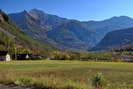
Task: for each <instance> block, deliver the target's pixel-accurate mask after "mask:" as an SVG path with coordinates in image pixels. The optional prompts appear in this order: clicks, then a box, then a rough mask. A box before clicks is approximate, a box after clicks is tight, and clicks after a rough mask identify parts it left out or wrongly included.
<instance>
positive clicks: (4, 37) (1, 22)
mask: <svg viewBox="0 0 133 89" xmlns="http://www.w3.org/2000/svg"><path fill="white" fill-rule="evenodd" d="M13 47H16V48H25V49H26V48H27V49H30V50H52V49H54V47H52V46H51V45H49V44H47V43H41V42H39V41H35V40H33V39H31V38H30V37H29V36H27V35H26V34H25V33H24V32H22V31H21V30H20V29H19V28H18V27H17V26H16V25H15V24H14V23H13V22H12V21H11V20H10V18H9V17H8V16H7V15H6V14H5V13H4V12H3V11H2V10H0V50H2V49H4V50H8V48H9V49H11V48H13Z"/></svg>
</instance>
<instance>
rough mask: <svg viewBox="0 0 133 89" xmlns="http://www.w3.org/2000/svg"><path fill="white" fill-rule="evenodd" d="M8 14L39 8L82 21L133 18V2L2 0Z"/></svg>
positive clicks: (131, 0) (2, 6) (1, 4)
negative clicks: (119, 17) (122, 16)
mask: <svg viewBox="0 0 133 89" xmlns="http://www.w3.org/2000/svg"><path fill="white" fill-rule="evenodd" d="M0 8H1V9H3V10H4V11H6V12H7V13H13V12H20V11H23V10H30V9H32V8H38V9H41V10H43V11H44V12H46V13H49V14H54V15H58V16H61V17H65V18H70V19H77V20H81V21H88V20H103V19H107V18H110V17H113V16H121V15H125V16H130V17H133V0H0Z"/></svg>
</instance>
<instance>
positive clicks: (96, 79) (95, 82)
mask: <svg viewBox="0 0 133 89" xmlns="http://www.w3.org/2000/svg"><path fill="white" fill-rule="evenodd" d="M91 81H92V86H93V87H94V88H95V89H102V88H103V87H104V86H105V78H104V76H103V74H102V73H97V74H96V75H94V76H93V77H92V79H91Z"/></svg>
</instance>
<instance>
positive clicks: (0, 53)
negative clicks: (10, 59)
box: [0, 51, 8, 56]
mask: <svg viewBox="0 0 133 89" xmlns="http://www.w3.org/2000/svg"><path fill="white" fill-rule="evenodd" d="M7 54H8V51H0V56H6V55H7Z"/></svg>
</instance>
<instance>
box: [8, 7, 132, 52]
mask: <svg viewBox="0 0 133 89" xmlns="http://www.w3.org/2000/svg"><path fill="white" fill-rule="evenodd" d="M9 16H10V17H11V18H12V19H13V20H14V21H15V22H16V24H18V25H19V26H20V27H21V28H22V29H23V30H22V31H23V32H25V33H26V34H28V35H29V36H30V37H32V38H33V39H35V40H38V41H41V42H44V43H45V42H47V43H50V44H52V45H55V46H56V47H58V48H60V49H65V48H67V49H69V48H70V49H73V50H87V49H88V48H89V49H90V48H92V47H94V46H96V45H97V44H98V43H99V42H100V41H101V40H102V39H103V38H104V36H105V35H106V34H107V33H108V32H111V31H115V30H119V29H126V28H130V27H133V19H132V18H129V17H127V16H120V17H113V18H110V19H107V20H103V21H87V22H81V21H77V20H69V19H66V18H62V17H59V16H56V15H50V14H47V13H45V12H43V11H41V10H38V9H32V10H30V11H23V12H20V13H15V14H9Z"/></svg>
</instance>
